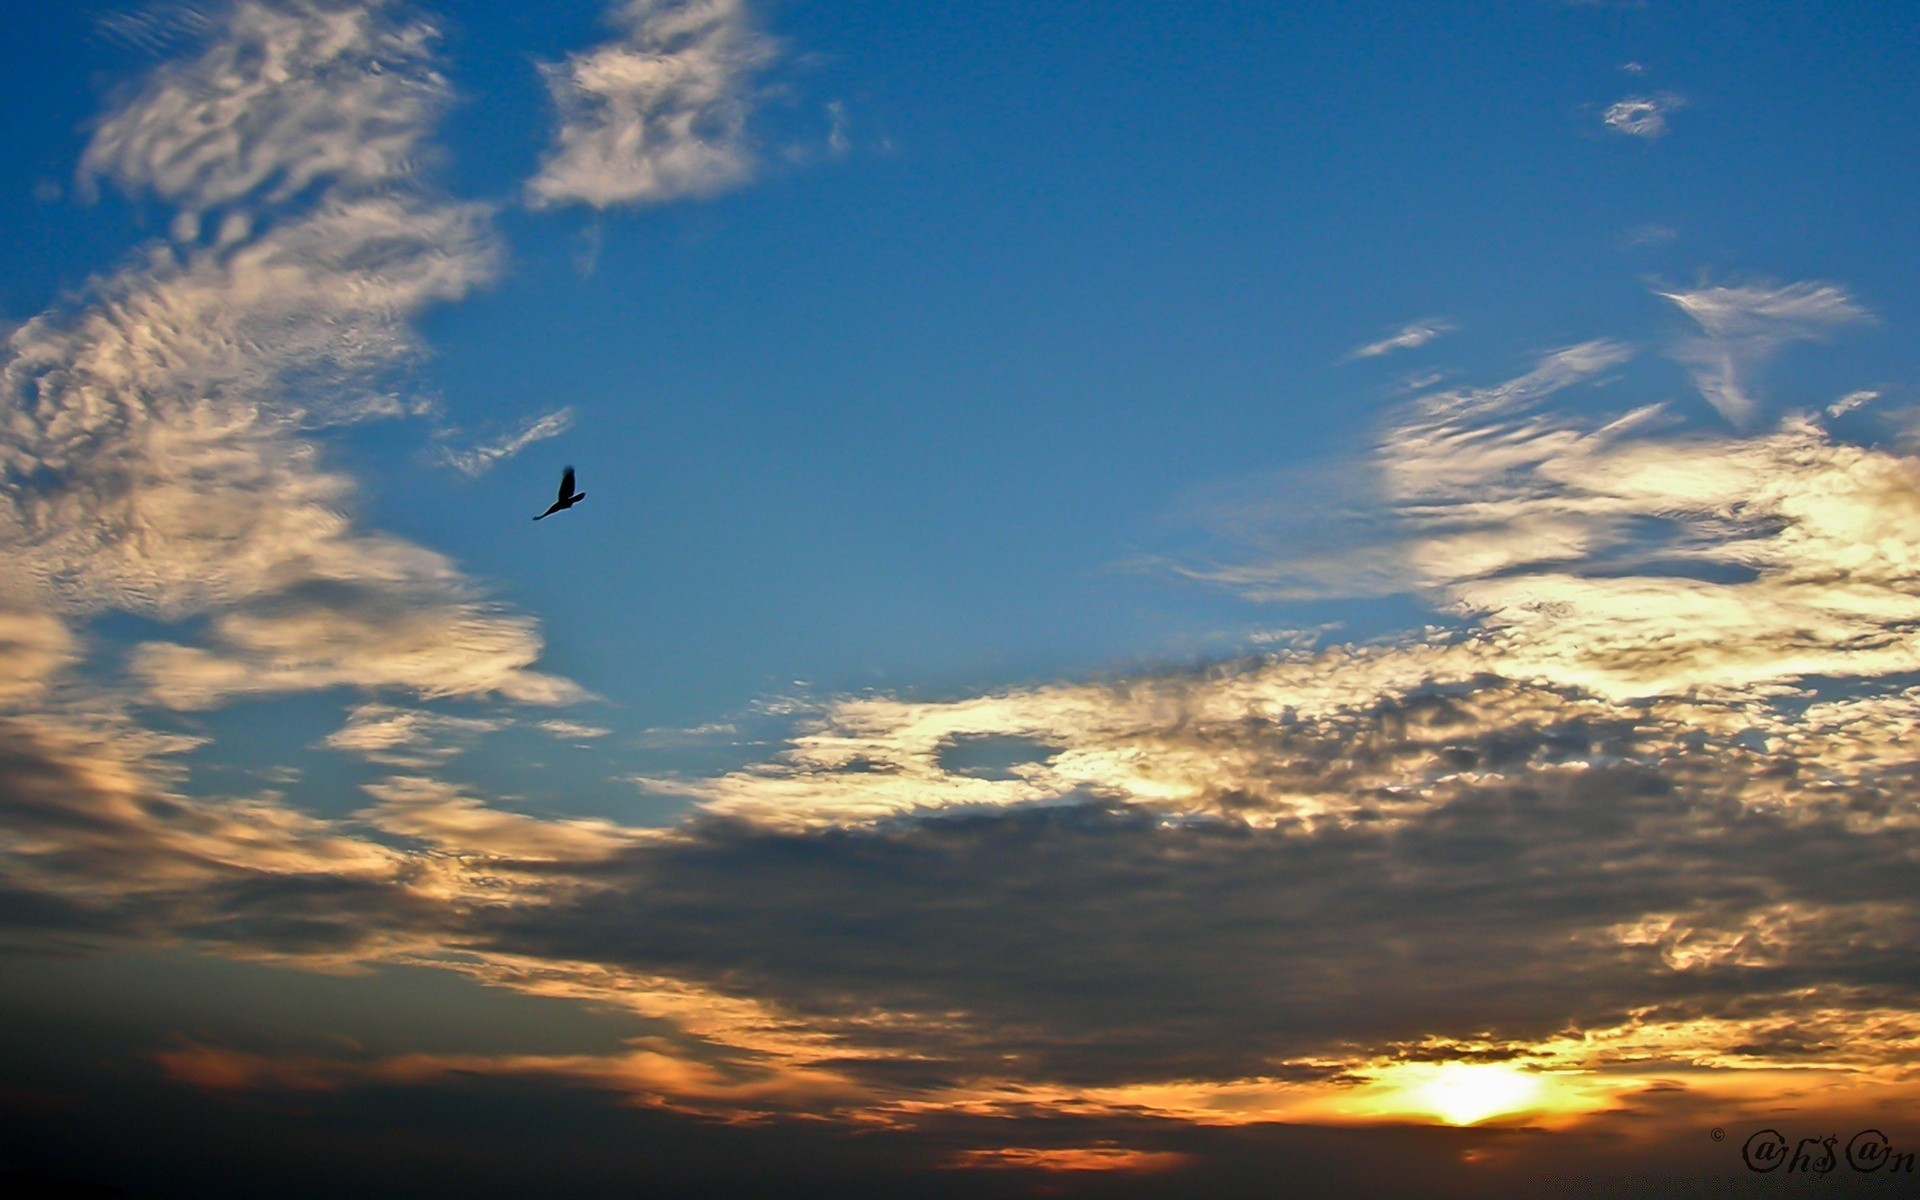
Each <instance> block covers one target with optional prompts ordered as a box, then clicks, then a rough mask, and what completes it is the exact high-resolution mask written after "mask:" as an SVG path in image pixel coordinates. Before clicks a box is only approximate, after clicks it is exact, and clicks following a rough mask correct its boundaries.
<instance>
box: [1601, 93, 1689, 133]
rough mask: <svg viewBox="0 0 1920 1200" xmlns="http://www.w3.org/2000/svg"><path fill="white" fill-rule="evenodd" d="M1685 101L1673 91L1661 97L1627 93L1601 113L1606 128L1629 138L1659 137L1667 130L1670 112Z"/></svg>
mask: <svg viewBox="0 0 1920 1200" xmlns="http://www.w3.org/2000/svg"><path fill="white" fill-rule="evenodd" d="M1685 104H1686V101H1685V100H1684V99H1682V98H1681V97H1679V96H1675V95H1673V94H1671V93H1662V94H1660V95H1658V96H1628V97H1627V98H1626V99H1624V100H1620V101H1617V102H1615V103H1614V104H1612V105H1610V106H1609V107H1608V108H1607V111H1606V112H1605V113H1604V114H1603V115H1602V116H1601V118H1600V119H1601V120H1602V121H1603V122H1605V123H1606V126H1607V128H1609V129H1613V130H1616V131H1618V132H1620V133H1624V134H1627V135H1629V136H1630V137H1639V138H1657V137H1660V136H1662V135H1663V134H1665V133H1666V132H1667V114H1668V113H1670V112H1672V111H1673V110H1674V109H1676V108H1681V107H1683V106H1684V105H1685Z"/></svg>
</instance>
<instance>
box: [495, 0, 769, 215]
mask: <svg viewBox="0 0 1920 1200" xmlns="http://www.w3.org/2000/svg"><path fill="white" fill-rule="evenodd" d="M612 19H613V21H614V23H615V24H616V25H618V26H620V28H621V37H620V38H619V39H618V40H616V41H612V42H609V43H607V44H605V45H603V46H600V47H598V48H596V49H594V50H591V51H588V52H586V53H583V54H575V55H573V56H571V57H569V58H568V59H567V60H566V61H565V62H564V63H559V64H555V65H553V66H549V67H547V68H546V76H547V87H548V90H549V91H550V92H551V93H552V96H553V100H554V104H555V106H556V107H557V108H558V109H559V111H560V128H559V130H558V132H557V133H556V134H555V142H556V145H555V147H554V148H553V150H552V151H551V152H549V154H548V155H547V157H546V159H545V161H544V162H543V163H542V164H541V168H540V172H539V174H538V175H536V176H534V178H533V180H532V181H531V182H530V183H529V184H528V185H527V191H528V195H529V197H530V198H531V200H532V202H533V203H534V204H535V205H536V206H546V205H553V204H564V203H570V202H576V201H577V202H582V203H586V204H591V205H593V206H594V207H595V208H608V207H611V206H613V205H617V204H661V203H665V202H667V201H669V200H677V199H681V198H685V197H698V196H710V195H713V194H715V193H717V192H722V191H726V190H728V189H730V188H734V187H738V186H740V185H741V184H743V183H745V182H747V180H748V179H750V178H751V177H752V176H753V173H754V169H755V157H754V152H753V148H752V143H751V141H750V140H749V138H748V136H747V132H746V123H747V117H748V115H749V113H750V112H751V110H752V106H753V101H754V95H753V87H752V81H753V78H754V76H755V75H756V74H757V73H758V72H760V71H761V70H763V69H764V68H765V67H767V66H768V65H769V64H770V63H771V62H772V61H773V59H774V57H775V55H776V53H777V45H776V43H775V42H773V41H772V40H771V39H769V38H767V37H766V36H765V35H764V34H762V33H760V32H759V31H758V30H757V29H756V28H755V27H754V23H753V19H752V14H751V11H750V9H749V7H748V5H747V4H746V3H745V0H627V2H626V3H624V4H621V5H619V6H618V7H616V8H615V9H614V10H613V13H612Z"/></svg>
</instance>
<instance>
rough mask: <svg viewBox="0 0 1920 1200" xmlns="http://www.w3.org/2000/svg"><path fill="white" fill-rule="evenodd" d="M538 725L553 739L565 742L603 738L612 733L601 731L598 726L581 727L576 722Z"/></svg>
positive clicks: (606, 730)
mask: <svg viewBox="0 0 1920 1200" xmlns="http://www.w3.org/2000/svg"><path fill="white" fill-rule="evenodd" d="M539 725H540V728H541V729H543V730H545V731H546V732H548V733H550V734H552V735H553V736H554V737H556V738H559V739H560V740H561V741H567V742H579V741H586V740H589V739H592V738H603V737H606V736H607V735H608V734H609V733H611V732H613V731H612V730H610V729H602V728H601V727H600V726H598V725H583V724H581V723H580V722H578V721H541V722H539Z"/></svg>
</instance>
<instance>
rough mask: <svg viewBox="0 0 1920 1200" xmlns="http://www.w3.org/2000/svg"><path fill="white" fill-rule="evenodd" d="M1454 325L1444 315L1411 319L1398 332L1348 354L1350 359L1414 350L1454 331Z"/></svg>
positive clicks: (1377, 356) (1376, 356)
mask: <svg viewBox="0 0 1920 1200" xmlns="http://www.w3.org/2000/svg"><path fill="white" fill-rule="evenodd" d="M1453 329H1454V325H1453V323H1452V322H1451V321H1448V320H1447V319H1446V318H1444V317H1424V318H1422V319H1420V320H1418V321H1410V322H1408V323H1407V325H1406V326H1405V327H1403V328H1402V329H1401V330H1400V331H1399V332H1398V333H1393V334H1389V335H1388V336H1386V337H1384V338H1381V339H1380V340H1379V341H1377V342H1370V343H1368V344H1367V345H1365V346H1360V347H1358V348H1356V349H1354V350H1352V351H1350V352H1349V353H1348V354H1347V358H1348V359H1350V360H1351V359H1356V358H1379V357H1380V356H1381V355H1383V354H1392V353H1393V352H1394V351H1396V350H1412V349H1414V348H1415V347H1418V346H1424V345H1426V344H1427V343H1428V342H1430V341H1432V340H1433V339H1435V338H1437V337H1439V336H1440V335H1441V334H1444V333H1451V332H1453Z"/></svg>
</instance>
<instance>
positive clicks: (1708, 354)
mask: <svg viewBox="0 0 1920 1200" xmlns="http://www.w3.org/2000/svg"><path fill="white" fill-rule="evenodd" d="M1659 295H1661V296H1663V297H1664V298H1666V299H1668V300H1671V301H1673V303H1674V304H1675V305H1677V306H1678V307H1679V309H1680V311H1682V312H1684V313H1686V314H1687V315H1688V316H1689V317H1691V318H1693V320H1694V322H1695V323H1696V324H1697V325H1699V326H1700V331H1701V335H1702V336H1700V337H1695V338H1688V339H1685V340H1683V341H1682V342H1681V343H1680V345H1679V346H1678V347H1677V349H1676V351H1675V353H1676V356H1677V357H1678V358H1679V359H1680V361H1681V362H1683V363H1686V364H1687V366H1688V367H1689V368H1690V369H1691V370H1692V371H1693V377H1694V382H1695V383H1696V384H1697V385H1698V386H1699V388H1700V394H1701V395H1702V396H1704V397H1705V398H1706V400H1707V402H1708V403H1709V404H1711V405H1713V407H1714V408H1715V409H1716V410H1718V411H1719V413H1720V415H1721V416H1723V417H1725V418H1726V419H1727V420H1728V421H1730V422H1732V423H1733V424H1734V425H1735V426H1738V427H1742V428H1744V427H1746V426H1747V425H1749V424H1750V423H1751V422H1752V421H1753V418H1754V416H1755V415H1756V413H1757V412H1758V405H1757V404H1756V402H1755V401H1754V400H1753V399H1752V398H1751V397H1750V396H1748V395H1747V392H1746V387H1747V382H1746V380H1747V377H1748V375H1750V374H1751V373H1752V372H1753V371H1754V370H1756V369H1758V368H1759V367H1760V366H1761V365H1762V364H1764V363H1765V362H1766V360H1767V359H1768V358H1770V357H1771V356H1772V355H1773V353H1774V351H1776V350H1778V349H1779V348H1780V347H1781V346H1783V345H1785V344H1787V343H1788V342H1793V341H1806V340H1818V339H1820V338H1823V337H1825V336H1826V335H1827V334H1828V333H1830V332H1832V331H1833V330H1835V329H1837V328H1839V327H1840V326H1842V325H1850V324H1854V323H1857V322H1860V321H1865V320H1867V319H1869V314H1868V313H1867V311H1866V310H1865V309H1863V308H1861V307H1860V306H1859V304H1857V303H1855V301H1854V299H1853V297H1851V296H1849V295H1847V293H1846V292H1844V291H1842V290H1841V289H1839V288H1837V287H1833V286H1832V285H1830V284H1817V283H1797V284H1790V285H1788V286H1786V287H1781V288H1769V287H1758V286H1747V287H1703V288H1698V289H1695V290H1694V291H1690V292H1661V293H1659Z"/></svg>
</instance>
